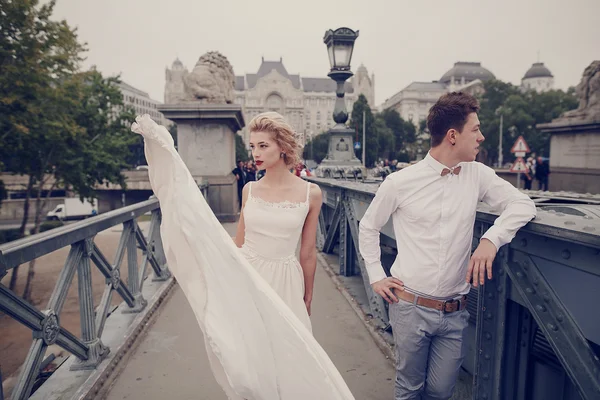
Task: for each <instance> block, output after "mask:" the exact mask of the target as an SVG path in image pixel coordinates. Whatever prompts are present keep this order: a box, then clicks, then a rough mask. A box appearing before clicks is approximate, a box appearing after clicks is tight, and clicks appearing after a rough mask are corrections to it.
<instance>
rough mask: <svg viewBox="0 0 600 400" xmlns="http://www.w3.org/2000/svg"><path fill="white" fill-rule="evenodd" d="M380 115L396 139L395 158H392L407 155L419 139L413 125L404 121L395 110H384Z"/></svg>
mask: <svg viewBox="0 0 600 400" xmlns="http://www.w3.org/2000/svg"><path fill="white" fill-rule="evenodd" d="M379 115H380V116H381V118H382V119H383V120H384V122H385V125H386V126H387V127H388V128H389V129H391V130H392V132H393V135H394V138H395V147H394V151H393V153H394V156H391V157H390V158H396V157H397V155H398V154H404V153H406V151H407V147H409V146H408V145H410V144H412V143H414V142H415V140H416V138H417V135H416V128H415V126H414V125H413V123H412V122H410V121H405V120H404V119H402V117H401V116H400V114H399V113H398V111H396V110H393V109H388V110H384V111H383V112H382V113H381V114H379Z"/></svg>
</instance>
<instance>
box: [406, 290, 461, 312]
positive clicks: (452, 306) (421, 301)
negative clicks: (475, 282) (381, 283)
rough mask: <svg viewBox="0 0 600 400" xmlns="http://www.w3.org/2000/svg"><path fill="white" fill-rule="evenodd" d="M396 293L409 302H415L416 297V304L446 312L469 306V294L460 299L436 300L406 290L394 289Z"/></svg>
mask: <svg viewBox="0 0 600 400" xmlns="http://www.w3.org/2000/svg"><path fill="white" fill-rule="evenodd" d="M394 294H395V295H396V296H397V297H398V298H399V299H402V300H404V301H408V302H409V303H415V297H416V298H417V302H416V304H417V305H418V306H423V307H427V308H433V309H435V310H438V311H442V312H444V314H446V313H452V312H455V311H460V310H464V309H465V308H466V307H467V296H466V295H464V296H462V297H461V298H459V299H452V300H434V299H428V298H426V297H421V296H417V295H414V294H412V293H409V292H407V291H405V290H402V291H400V290H394Z"/></svg>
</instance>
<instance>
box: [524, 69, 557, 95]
mask: <svg viewBox="0 0 600 400" xmlns="http://www.w3.org/2000/svg"><path fill="white" fill-rule="evenodd" d="M521 89H522V90H524V91H526V90H535V91H536V92H538V93H541V92H546V91H548V90H552V89H554V76H553V75H552V72H550V70H549V69H548V68H547V67H546V66H545V65H544V63H542V62H536V63H533V65H532V66H531V68H529V69H528V70H527V72H525V75H524V76H523V78H522V79H521Z"/></svg>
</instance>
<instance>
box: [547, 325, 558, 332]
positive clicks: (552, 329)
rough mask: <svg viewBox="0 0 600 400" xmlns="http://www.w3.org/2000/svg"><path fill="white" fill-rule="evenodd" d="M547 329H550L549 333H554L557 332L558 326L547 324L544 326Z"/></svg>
mask: <svg viewBox="0 0 600 400" xmlns="http://www.w3.org/2000/svg"><path fill="white" fill-rule="evenodd" d="M546 326H547V327H548V329H550V330H551V331H554V332H556V331H557V330H558V326H556V325H554V324H548V325H546Z"/></svg>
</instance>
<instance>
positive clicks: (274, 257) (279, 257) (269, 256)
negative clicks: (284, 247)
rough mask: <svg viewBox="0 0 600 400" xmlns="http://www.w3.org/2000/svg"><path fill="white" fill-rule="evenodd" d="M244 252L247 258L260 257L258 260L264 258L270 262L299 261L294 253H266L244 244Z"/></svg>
mask: <svg viewBox="0 0 600 400" xmlns="http://www.w3.org/2000/svg"><path fill="white" fill-rule="evenodd" d="M242 252H243V253H244V254H245V255H246V257H258V258H262V259H265V260H270V261H279V262H281V261H291V260H297V258H296V254H294V252H293V251H291V252H285V251H277V252H273V251H265V250H262V249H257V248H255V247H253V246H249V245H247V244H244V245H243V246H242Z"/></svg>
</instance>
